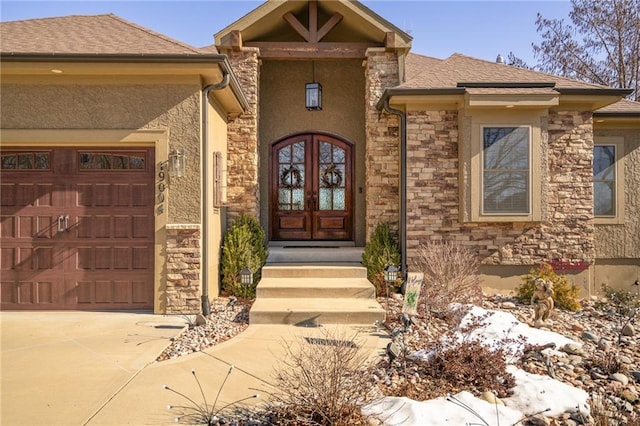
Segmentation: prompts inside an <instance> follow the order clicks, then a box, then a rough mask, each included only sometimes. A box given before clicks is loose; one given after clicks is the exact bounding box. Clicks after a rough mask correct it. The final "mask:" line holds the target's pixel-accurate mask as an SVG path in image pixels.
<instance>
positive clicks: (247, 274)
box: [240, 267, 253, 288]
mask: <svg viewBox="0 0 640 426" xmlns="http://www.w3.org/2000/svg"><path fill="white" fill-rule="evenodd" d="M240 284H242V286H243V287H245V288H247V287H250V286H251V284H253V272H251V269H249V268H247V267H245V268H244V269H243V270H242V271H240Z"/></svg>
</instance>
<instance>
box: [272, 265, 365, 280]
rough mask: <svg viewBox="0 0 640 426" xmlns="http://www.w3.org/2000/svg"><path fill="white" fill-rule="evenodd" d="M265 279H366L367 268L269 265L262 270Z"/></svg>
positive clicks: (352, 266) (353, 266) (358, 266)
mask: <svg viewBox="0 0 640 426" xmlns="http://www.w3.org/2000/svg"><path fill="white" fill-rule="evenodd" d="M265 278H364V279H367V268H365V267H363V266H362V265H360V264H341V265H340V264H339V265H335V264H333V265H317V264H312V265H310V264H305V265H297V264H280V265H269V264H267V265H266V266H264V267H263V268H262V279H265Z"/></svg>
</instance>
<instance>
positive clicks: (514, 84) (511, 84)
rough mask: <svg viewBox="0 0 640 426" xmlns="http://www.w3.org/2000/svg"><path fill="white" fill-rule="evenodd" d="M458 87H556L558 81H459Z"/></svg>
mask: <svg viewBox="0 0 640 426" xmlns="http://www.w3.org/2000/svg"><path fill="white" fill-rule="evenodd" d="M456 87H467V88H470V89H472V88H475V89H484V88H487V89H539V88H548V87H550V88H555V87H556V83H554V82H548V83H545V82H542V83H535V82H522V83H519V82H495V83H490V82H487V83H482V82H468V83H465V82H462V83H458V84H457V85H456Z"/></svg>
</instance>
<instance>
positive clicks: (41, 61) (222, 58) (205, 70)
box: [0, 52, 249, 116]
mask: <svg viewBox="0 0 640 426" xmlns="http://www.w3.org/2000/svg"><path fill="white" fill-rule="evenodd" d="M0 62H1V63H2V68H1V69H0V72H1V74H2V75H7V76H9V75H20V76H27V75H52V72H61V73H63V74H64V75H71V76H74V75H89V76H91V75H96V76H105V75H150V76H151V75H152V76H163V75H164V76H188V75H199V76H201V80H202V85H203V87H204V86H206V85H209V84H215V83H219V82H220V81H222V77H223V75H224V74H229V78H230V80H229V85H228V87H227V88H226V89H224V90H220V91H218V93H217V95H219V97H218V99H219V101H220V103H221V104H222V106H223V107H224V108H225V109H226V110H227V113H228V114H229V115H230V116H237V115H240V114H242V113H244V112H245V111H246V110H247V109H248V108H249V102H248V100H247V98H246V96H245V94H244V92H243V91H242V89H241V86H240V83H239V81H238V79H237V78H236V76H235V74H234V73H233V70H232V68H231V64H230V62H229V59H228V58H227V56H226V55H219V54H193V55H191V54H179V55H175V54H167V55H138V54H86V53H81V54H72V53H67V54H57V53H46V54H42V53H13V52H10V53H7V52H3V53H0ZM54 70H55V71H54Z"/></svg>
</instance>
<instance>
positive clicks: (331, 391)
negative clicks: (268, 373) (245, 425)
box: [265, 329, 373, 426]
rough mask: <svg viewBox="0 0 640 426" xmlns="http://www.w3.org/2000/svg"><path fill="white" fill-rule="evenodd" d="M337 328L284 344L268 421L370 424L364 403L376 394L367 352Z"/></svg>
mask: <svg viewBox="0 0 640 426" xmlns="http://www.w3.org/2000/svg"><path fill="white" fill-rule="evenodd" d="M356 338H357V335H347V334H346V333H345V332H341V331H339V329H324V330H323V331H322V333H321V334H320V337H319V338H305V339H304V340H300V341H299V342H298V343H297V344H295V343H294V344H285V351H286V355H285V356H284V357H282V364H280V365H279V366H278V367H276V371H275V374H274V376H275V382H274V387H275V389H276V391H275V392H273V393H271V396H272V399H271V400H270V402H269V405H268V406H267V408H266V410H265V411H266V417H267V418H268V424H277V425H327V426H328V425H333V426H347V425H366V424H368V422H367V420H366V418H365V416H364V415H363V413H362V407H363V406H365V405H366V404H367V403H369V402H370V401H371V400H372V399H373V393H372V390H373V385H372V384H371V381H370V377H371V375H370V366H369V363H368V361H367V354H366V353H365V352H363V351H362V345H361V344H360V343H359V342H358V340H357V339H356Z"/></svg>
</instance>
